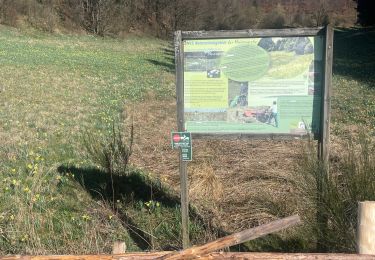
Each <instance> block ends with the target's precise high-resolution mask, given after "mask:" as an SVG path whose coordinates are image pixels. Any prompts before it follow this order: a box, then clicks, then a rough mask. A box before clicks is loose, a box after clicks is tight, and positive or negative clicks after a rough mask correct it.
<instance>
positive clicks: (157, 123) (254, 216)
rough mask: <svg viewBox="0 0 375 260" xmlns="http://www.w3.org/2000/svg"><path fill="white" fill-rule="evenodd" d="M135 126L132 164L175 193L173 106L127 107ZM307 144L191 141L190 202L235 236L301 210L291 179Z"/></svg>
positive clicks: (159, 103)
mask: <svg viewBox="0 0 375 260" xmlns="http://www.w3.org/2000/svg"><path fill="white" fill-rule="evenodd" d="M125 112H126V115H127V120H128V122H130V121H129V120H131V118H132V120H133V124H134V137H135V140H134V152H133V155H132V158H131V163H132V164H133V165H134V166H136V167H139V168H141V169H144V170H146V171H147V172H149V173H150V174H152V175H153V176H155V177H157V178H160V180H161V181H162V182H163V183H165V184H167V185H169V186H170V187H172V188H173V189H174V190H175V191H176V192H178V191H179V184H180V183H179V175H178V151H177V150H173V149H172V148H171V137H170V135H171V131H174V130H176V129H177V124H176V104H175V100H170V101H155V100H154V99H153V98H150V99H149V101H148V102H145V103H140V104H139V103H138V104H131V105H128V106H127V107H126V108H125ZM304 148H306V141H301V140H293V141H271V140H269V141H259V140H257V141H255V140H246V141H245V140H231V141H229V140H193V161H192V162H191V163H189V164H188V174H189V193H190V199H191V201H192V203H193V204H194V205H196V206H197V207H198V209H200V210H201V211H202V212H204V214H206V216H209V217H208V218H209V219H210V221H212V224H214V225H215V226H219V227H220V228H221V229H223V230H225V231H227V232H234V231H239V230H243V229H245V228H249V227H252V226H256V225H259V224H262V223H264V222H268V221H270V220H273V219H275V218H278V217H281V215H288V214H289V215H292V214H294V213H297V212H298V211H299V210H301V209H299V205H298V202H297V201H298V197H297V196H296V195H295V192H294V190H293V189H294V188H293V187H294V185H293V181H294V176H295V173H296V171H297V170H298V162H299V161H300V159H301V158H302V154H303V149H304Z"/></svg>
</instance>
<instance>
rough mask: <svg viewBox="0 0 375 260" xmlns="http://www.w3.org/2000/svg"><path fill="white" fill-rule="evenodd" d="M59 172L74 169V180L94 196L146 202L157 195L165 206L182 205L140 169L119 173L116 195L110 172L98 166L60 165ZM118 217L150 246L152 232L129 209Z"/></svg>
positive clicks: (140, 241)
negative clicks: (142, 227) (128, 213)
mask: <svg viewBox="0 0 375 260" xmlns="http://www.w3.org/2000/svg"><path fill="white" fill-rule="evenodd" d="M58 171H59V173H61V174H66V173H73V174H74V178H75V180H76V181H77V182H78V183H79V184H80V185H81V186H82V187H83V188H84V189H85V190H87V191H88V192H89V193H90V195H91V196H92V198H94V199H96V200H105V201H107V202H113V200H114V201H117V200H121V201H126V202H128V203H134V202H139V201H141V202H147V201H150V200H153V199H155V198H157V200H158V201H159V202H161V203H162V204H163V206H165V207H169V208H176V207H178V206H179V198H177V197H173V196H172V195H171V194H169V193H168V192H166V190H165V189H164V188H163V187H162V185H161V184H160V183H158V182H156V181H152V180H150V179H149V178H148V177H147V176H146V175H144V174H142V173H141V172H137V171H132V172H130V173H129V174H127V175H121V176H117V177H116V180H114V181H115V182H116V183H117V190H118V192H117V194H116V196H115V197H113V193H112V185H111V183H112V181H111V178H110V175H109V174H107V173H106V172H104V171H101V170H99V169H96V168H77V167H74V166H69V167H67V166H60V167H59V168H58ZM118 214H119V217H120V218H121V219H122V220H123V221H124V222H125V223H126V225H127V227H128V231H129V234H130V236H131V238H132V239H133V241H134V242H135V243H136V244H137V246H138V247H139V248H140V249H142V250H148V249H149V248H150V245H151V241H150V238H149V235H148V234H147V233H145V232H144V231H142V229H141V228H139V227H138V226H137V224H136V223H135V221H134V220H132V219H131V218H130V217H129V216H128V215H127V214H126V212H123V211H121V212H118Z"/></svg>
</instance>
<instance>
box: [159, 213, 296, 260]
mask: <svg viewBox="0 0 375 260" xmlns="http://www.w3.org/2000/svg"><path fill="white" fill-rule="evenodd" d="M300 222H301V220H300V218H299V216H298V215H294V216H290V217H287V218H283V219H279V220H276V221H273V222H271V223H268V224H265V225H261V226H258V227H255V228H250V229H247V230H244V231H241V232H238V233H235V234H232V235H229V236H226V237H223V238H219V239H217V240H215V241H213V242H210V243H207V244H205V245H202V246H195V247H192V248H189V249H186V250H183V251H181V252H173V253H171V254H167V255H165V256H162V257H160V258H158V259H160V260H177V259H196V258H199V257H201V256H204V255H207V254H209V253H212V252H215V251H217V250H220V249H223V248H225V247H230V246H234V245H238V244H241V243H243V242H246V241H248V240H252V239H255V238H258V237H261V236H265V235H267V234H271V233H274V232H277V231H280V230H282V229H285V228H288V227H291V226H294V225H296V224H298V223H300Z"/></svg>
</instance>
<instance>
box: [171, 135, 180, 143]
mask: <svg viewBox="0 0 375 260" xmlns="http://www.w3.org/2000/svg"><path fill="white" fill-rule="evenodd" d="M173 141H174V142H179V141H180V135H177V134H176V135H173Z"/></svg>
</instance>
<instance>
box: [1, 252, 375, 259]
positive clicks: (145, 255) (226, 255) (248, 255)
mask: <svg viewBox="0 0 375 260" xmlns="http://www.w3.org/2000/svg"><path fill="white" fill-rule="evenodd" d="M169 253H171V252H133V253H126V254H121V255H46V256H21V255H12V256H3V257H0V260H151V259H156V258H158V257H160V256H163V255H166V254H169ZM198 259H201V260H203V259H241V260H261V259H268V260H354V259H358V260H375V255H359V254H316V253H314V254H309V253H293V254H291V253H254V252H243V253H235V252H219V253H211V254H208V255H205V256H202V257H200V258H198Z"/></svg>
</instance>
